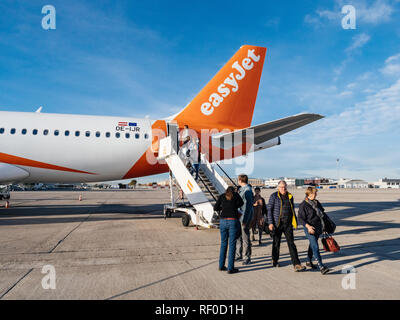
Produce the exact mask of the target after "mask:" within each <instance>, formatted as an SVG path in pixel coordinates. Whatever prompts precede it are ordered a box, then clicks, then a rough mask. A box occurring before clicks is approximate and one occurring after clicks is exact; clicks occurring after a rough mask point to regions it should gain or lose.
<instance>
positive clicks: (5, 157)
mask: <svg viewBox="0 0 400 320" xmlns="http://www.w3.org/2000/svg"><path fill="white" fill-rule="evenodd" d="M0 162H4V163H8V164H15V165H20V166H26V167H34V168H41V169H49V170H58V171H67V172H75V173H85V174H96V173H92V172H86V171H81V170H75V169H71V168H66V167H61V166H56V165H53V164H49V163H45V162H40V161H35V160H30V159H26V158H21V157H17V156H13V155H10V154H6V153H2V152H0Z"/></svg>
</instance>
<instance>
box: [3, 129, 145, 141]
mask: <svg viewBox="0 0 400 320" xmlns="http://www.w3.org/2000/svg"><path fill="white" fill-rule="evenodd" d="M4 132H5V129H4V128H0V134H3V133H4ZM16 132H17V129H15V128H11V129H10V133H11V134H15V133H16ZM27 133H28V130H27V129H22V130H21V134H22V135H26V134H27ZM38 133H39V130H38V129H33V130H32V134H33V135H34V136H36V135H37V134H38ZM49 133H50V130H48V129H44V130H43V135H44V136H47V135H48V134H49ZM70 134H71V132H70V131H69V130H65V131H64V135H65V136H66V137H68V136H69V135H70ZM84 134H85V136H86V137H90V135H91V132H90V131H85V133H84ZM54 135H55V136H59V135H60V130H54ZM80 135H81V132H80V131H78V130H77V131H75V137H79V136H80ZM94 135H95V136H96V137H97V138H100V137H101V133H100V131H96V132H95V133H94ZM104 136H105V137H106V138H110V137H111V133H110V132H106V133H105V134H104ZM115 137H116V138H119V137H121V132H116V133H115ZM130 137H131V134H130V133H129V132H125V138H127V139H129V138H130ZM132 137H135V139H139V138H140V133H135V134H132ZM144 138H145V139H148V138H149V135H148V134H147V133H145V134H144Z"/></svg>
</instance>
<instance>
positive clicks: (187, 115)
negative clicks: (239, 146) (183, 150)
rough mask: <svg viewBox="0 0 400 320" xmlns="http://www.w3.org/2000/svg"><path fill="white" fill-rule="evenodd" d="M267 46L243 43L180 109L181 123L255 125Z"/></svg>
mask: <svg viewBox="0 0 400 320" xmlns="http://www.w3.org/2000/svg"><path fill="white" fill-rule="evenodd" d="M266 51H267V49H266V48H263V47H256V46H248V45H246V46H242V47H240V49H239V50H238V51H237V52H236V53H235V55H234V56H233V57H232V58H231V59H230V60H229V61H228V62H227V63H226V64H225V65H224V67H223V68H222V69H221V70H219V71H218V73H217V74H216V75H215V76H214V78H212V79H211V81H210V82H209V83H207V85H206V86H205V87H204V88H203V89H202V90H201V91H200V93H199V94H198V95H197V96H196V97H195V98H194V99H193V100H192V101H191V102H190V103H189V104H188V105H187V106H186V108H184V109H183V110H182V111H181V112H180V113H178V114H177V115H176V116H175V117H174V120H176V122H177V123H178V125H179V127H183V125H185V124H188V125H189V127H190V128H193V129H195V130H196V129H213V128H215V129H219V130H222V129H230V130H233V129H243V128H247V127H249V126H250V125H251V120H252V118H253V111H254V105H255V103H256V98H257V91H258V85H259V83H260V78H261V72H262V69H263V64H264V59H265V53H266Z"/></svg>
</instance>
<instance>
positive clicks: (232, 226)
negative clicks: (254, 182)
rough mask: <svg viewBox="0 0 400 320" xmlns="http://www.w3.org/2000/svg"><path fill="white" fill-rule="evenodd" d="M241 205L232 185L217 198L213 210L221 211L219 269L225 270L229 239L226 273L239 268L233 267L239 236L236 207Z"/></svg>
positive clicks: (234, 271) (238, 215)
mask: <svg viewBox="0 0 400 320" xmlns="http://www.w3.org/2000/svg"><path fill="white" fill-rule="evenodd" d="M242 205H243V200H242V198H241V197H240V196H239V194H238V193H237V192H235V189H234V188H233V187H228V188H227V189H226V192H225V193H224V194H222V195H220V197H219V198H218V200H217V203H216V204H215V206H214V210H215V211H221V213H220V223H219V230H220V233H221V249H220V253H219V270H220V271H225V270H227V269H226V267H225V260H226V252H227V249H228V239H229V256H228V273H236V272H238V271H239V270H238V269H236V268H235V267H234V263H235V253H236V240H237V239H238V238H239V236H240V231H241V228H240V222H239V218H240V213H239V211H238V209H239V208H240V207H241V206H242Z"/></svg>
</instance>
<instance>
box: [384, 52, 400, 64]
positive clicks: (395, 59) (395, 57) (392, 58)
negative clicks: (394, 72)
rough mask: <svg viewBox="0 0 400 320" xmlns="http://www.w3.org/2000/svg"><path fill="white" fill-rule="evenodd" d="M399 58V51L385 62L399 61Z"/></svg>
mask: <svg viewBox="0 0 400 320" xmlns="http://www.w3.org/2000/svg"><path fill="white" fill-rule="evenodd" d="M397 60H400V53H398V54H396V55H394V56H391V57H389V58H387V59H386V60H385V63H391V62H393V61H397Z"/></svg>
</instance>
